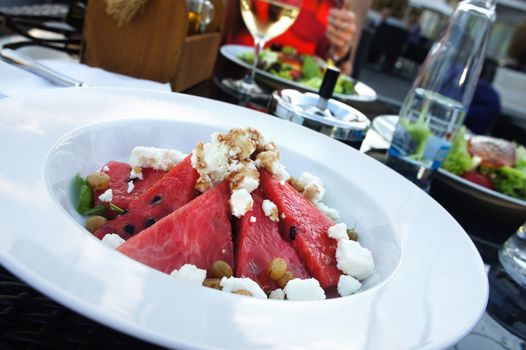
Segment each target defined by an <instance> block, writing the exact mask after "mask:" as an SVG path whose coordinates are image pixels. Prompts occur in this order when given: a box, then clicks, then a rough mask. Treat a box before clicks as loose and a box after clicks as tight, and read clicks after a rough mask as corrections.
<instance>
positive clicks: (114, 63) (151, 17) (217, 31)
mask: <svg viewBox="0 0 526 350" xmlns="http://www.w3.org/2000/svg"><path fill="white" fill-rule="evenodd" d="M210 1H211V2H212V3H213V4H214V7H215V16H214V20H213V21H212V23H210V25H209V26H208V28H207V32H206V33H204V34H197V35H187V28H188V10H187V7H186V2H185V0H149V1H148V2H147V3H146V4H145V6H144V8H143V9H142V10H141V11H140V12H139V13H138V14H137V15H136V16H135V17H134V18H133V19H132V20H131V21H130V22H128V23H124V24H122V25H121V26H119V25H118V23H117V21H116V20H115V19H114V18H113V17H111V16H110V15H108V14H107V13H106V2H105V1H103V0H91V1H89V2H88V8H87V13H86V19H85V22H84V35H83V48H82V53H81V62H83V63H85V64H87V65H89V66H92V67H99V68H102V69H105V70H108V71H111V72H115V73H120V74H124V75H128V76H132V77H136V78H141V79H148V80H154V81H158V82H161V83H168V82H169V83H170V84H171V86H172V90H173V91H183V90H186V89H188V88H190V87H192V86H194V85H196V84H198V83H200V82H202V81H204V80H206V79H209V78H211V77H212V74H213V70H214V65H215V62H216V58H217V54H218V51H219V45H220V43H221V29H222V26H223V20H224V16H225V5H224V3H223V0H210Z"/></svg>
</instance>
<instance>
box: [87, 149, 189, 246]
mask: <svg viewBox="0 0 526 350" xmlns="http://www.w3.org/2000/svg"><path fill="white" fill-rule="evenodd" d="M110 170H111V168H110ZM197 178H198V174H197V171H196V170H195V169H194V168H192V163H191V160H190V155H189V156H187V157H186V158H185V159H184V160H183V161H182V162H181V163H179V164H177V165H176V166H175V167H173V168H172V170H170V171H169V172H168V173H167V174H166V175H164V176H163V177H162V178H161V179H160V180H159V181H157V182H156V183H155V184H153V185H152V186H151V187H150V188H149V189H148V190H147V191H146V192H143V194H141V195H140V196H139V197H137V198H136V199H134V200H133V201H131V202H130V204H129V205H128V209H127V211H126V212H125V213H124V214H122V215H119V216H117V217H116V218H115V219H113V220H110V221H108V222H107V223H106V224H105V225H103V226H102V227H101V228H99V229H98V230H97V231H95V236H97V238H99V239H102V237H104V235H106V234H107V233H117V234H118V235H119V236H121V237H122V239H124V240H126V239H128V238H130V237H131V236H132V235H135V234H137V233H139V232H141V231H142V230H144V229H145V228H147V227H149V226H151V225H153V224H154V223H155V222H157V221H159V220H160V219H162V218H163V217H165V216H166V215H168V214H170V213H171V212H173V211H174V210H176V209H179V208H180V207H182V206H183V205H185V204H186V203H188V202H190V201H191V200H192V199H194V198H195V196H196V195H197V191H196V190H195V189H194V185H195V182H196V181H197Z"/></svg>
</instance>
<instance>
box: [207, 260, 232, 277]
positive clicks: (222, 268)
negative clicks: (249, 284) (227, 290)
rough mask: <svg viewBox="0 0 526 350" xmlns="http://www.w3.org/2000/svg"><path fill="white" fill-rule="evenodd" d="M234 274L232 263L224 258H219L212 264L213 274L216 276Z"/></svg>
mask: <svg viewBox="0 0 526 350" xmlns="http://www.w3.org/2000/svg"><path fill="white" fill-rule="evenodd" d="M233 274H234V273H233V271H232V268H231V267H230V265H228V263H226V262H224V261H223V260H217V261H216V262H215V263H214V264H213V265H212V276H214V277H215V278H223V277H232V275H233Z"/></svg>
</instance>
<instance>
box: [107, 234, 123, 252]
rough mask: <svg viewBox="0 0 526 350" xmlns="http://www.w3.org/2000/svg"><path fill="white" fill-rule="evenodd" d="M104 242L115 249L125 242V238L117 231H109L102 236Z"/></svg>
mask: <svg viewBox="0 0 526 350" xmlns="http://www.w3.org/2000/svg"><path fill="white" fill-rule="evenodd" d="M102 243H104V244H106V245H107V246H108V247H110V248H113V249H115V248H117V247H118V246H120V245H121V244H122V243H124V239H122V238H121V236H119V235H118V234H116V233H107V234H105V235H104V237H102Z"/></svg>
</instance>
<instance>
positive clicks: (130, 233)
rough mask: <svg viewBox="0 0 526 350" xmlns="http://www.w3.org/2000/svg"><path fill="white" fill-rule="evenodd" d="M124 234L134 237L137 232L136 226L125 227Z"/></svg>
mask: <svg viewBox="0 0 526 350" xmlns="http://www.w3.org/2000/svg"><path fill="white" fill-rule="evenodd" d="M124 232H126V233H127V234H129V235H133V233H134V232H135V226H133V225H129V224H128V225H126V226H124Z"/></svg>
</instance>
